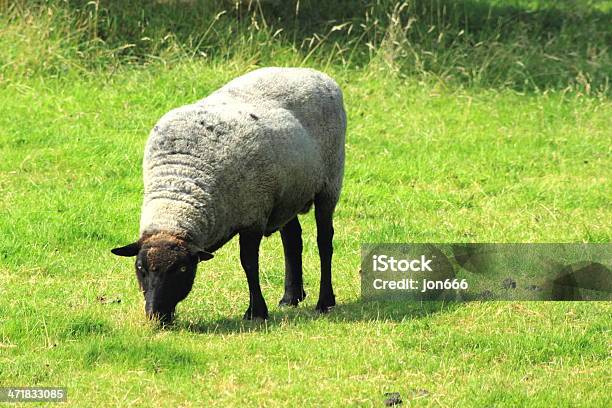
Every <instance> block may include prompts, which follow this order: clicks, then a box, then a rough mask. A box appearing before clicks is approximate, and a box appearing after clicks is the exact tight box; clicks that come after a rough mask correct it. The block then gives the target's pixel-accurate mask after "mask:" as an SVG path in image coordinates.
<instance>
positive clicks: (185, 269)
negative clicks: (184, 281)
mask: <svg viewBox="0 0 612 408" xmlns="http://www.w3.org/2000/svg"><path fill="white" fill-rule="evenodd" d="M179 272H181V273H185V272H187V267H186V266H181V267H180V268H179Z"/></svg>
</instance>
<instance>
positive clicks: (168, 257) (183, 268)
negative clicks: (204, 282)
mask: <svg viewBox="0 0 612 408" xmlns="http://www.w3.org/2000/svg"><path fill="white" fill-rule="evenodd" d="M197 264H198V258H197V257H196V256H193V255H190V254H189V253H187V252H184V251H181V250H177V249H169V248H163V247H161V248H159V247H151V248H142V249H141V250H140V251H139V253H138V256H137V257H136V277H137V278H138V283H139V284H140V288H141V289H142V292H143V294H144V298H145V311H146V313H147V316H149V317H152V318H155V317H156V318H159V319H160V320H161V321H162V322H165V323H166V322H170V321H171V320H172V318H173V317H174V310H175V308H176V305H177V304H178V302H180V301H181V300H183V299H185V298H186V297H187V295H188V294H189V292H190V291H191V287H192V286H193V280H194V278H195V274H196V268H197Z"/></svg>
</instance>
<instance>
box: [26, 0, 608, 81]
mask: <svg viewBox="0 0 612 408" xmlns="http://www.w3.org/2000/svg"><path fill="white" fill-rule="evenodd" d="M29 3H33V4H37V2H36V1H30V2H29ZM53 3H54V5H55V6H57V7H59V8H62V9H64V10H65V11H66V13H67V15H68V16H69V20H70V21H74V22H75V23H74V24H73V25H77V26H79V27H88V29H87V30H84V31H83V32H80V33H78V34H77V35H81V36H83V38H84V40H85V41H87V40H88V39H90V38H95V39H99V40H101V41H99V43H100V44H104V46H105V47H108V50H111V54H112V55H115V56H119V57H121V59H123V60H125V61H128V62H130V63H132V62H139V61H140V62H144V61H148V60H150V59H151V57H154V58H153V59H159V58H160V56H162V57H163V56H167V55H170V54H169V53H171V50H175V49H181V50H184V51H186V54H187V55H191V56H193V57H198V56H205V57H204V58H209V57H222V58H227V57H232V56H233V55H235V54H237V53H240V52H243V53H244V54H245V55H247V56H248V57H249V58H252V59H253V63H255V64H257V65H271V64H278V63H279V60H278V58H279V57H278V47H285V48H291V49H293V50H296V51H297V52H298V54H299V55H301V56H302V57H303V60H312V59H315V60H316V59H317V58H318V60H319V62H321V61H325V62H326V63H327V64H331V65H334V64H338V65H340V66H344V64H348V65H349V66H353V65H354V66H358V67H361V66H363V65H365V64H368V63H369V62H370V61H371V59H372V58H376V56H377V55H378V53H379V51H380V50H381V49H383V51H384V54H385V55H386V54H393V56H392V57H391V58H392V59H393V63H394V64H395V65H397V67H398V68H399V70H400V72H402V73H404V74H406V75H413V74H419V73H423V72H426V73H430V74H434V75H435V76H437V77H440V78H454V79H456V80H459V81H461V82H467V83H472V82H475V83H478V84H480V85H484V86H487V87H497V86H504V87H506V86H511V87H514V88H517V89H524V90H529V89H540V88H544V89H546V88H560V89H564V88H566V87H567V86H568V85H569V84H576V83H579V84H580V83H582V82H584V81H588V82H589V83H590V85H589V86H590V87H593V89H595V88H596V87H601V86H604V87H607V83H608V82H609V81H608V76H609V70H608V69H607V68H606V65H607V63H608V61H609V57H608V54H607V48H608V46H607V44H609V43H610V30H609V28H608V27H609V26H610V24H612V14H611V13H610V12H609V11H607V9H605V8H601V7H599V8H598V7H596V3H595V2H577V1H570V0H557V1H554V0H541V1H539V2H537V6H532V7H526V4H527V2H516V1H507V2H506V4H504V2H499V1H497V2H492V1H485V0H463V1H454V0H436V1H430V0H415V1H411V2H405V7H404V6H402V7H399V5H400V4H403V3H404V2H398V1H393V0H381V1H377V2H364V1H361V0H339V1H333V2H332V1H330V2H321V1H315V0H306V1H304V0H301V1H299V2H298V1H297V0H291V1H276V0H261V1H232V2H229V1H226V2H220V1H213V0H210V1H154V2H151V1H149V0H131V1H126V2H119V1H111V0H106V1H101V2H99V3H98V2H91V1H88V0H77V1H71V2H58V1H56V2H53ZM26 4H27V3H26ZM392 16H393V17H392ZM254 21H258V23H257V24H254ZM349 27H350V29H349ZM70 31H71V32H72V31H74V30H73V29H72V28H70ZM390 33H394V34H393V35H391V34H390ZM390 35H391V37H390ZM392 37H393V38H392ZM391 38H392V39H393V41H390V39H391ZM385 39H387V40H385ZM391 42H393V43H394V44H395V45H393V46H391V45H390V43H391ZM126 44H129V46H126ZM245 47H246V48H245ZM338 50H344V51H342V52H339V51H338ZM315 51H316V54H313V53H314V52H315ZM345 51H346V52H345ZM317 55H318V56H317ZM311 57H312V58H311ZM164 58H165V57H164ZM198 58H199V57H198ZM347 61H348V62H347ZM281 63H282V61H281ZM583 85H584V84H583Z"/></svg>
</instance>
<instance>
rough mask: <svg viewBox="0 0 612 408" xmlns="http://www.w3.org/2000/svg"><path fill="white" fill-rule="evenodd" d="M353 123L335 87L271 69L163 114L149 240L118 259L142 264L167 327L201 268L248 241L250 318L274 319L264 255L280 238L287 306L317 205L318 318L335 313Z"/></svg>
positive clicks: (311, 76) (154, 312)
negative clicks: (305, 224)
mask: <svg viewBox="0 0 612 408" xmlns="http://www.w3.org/2000/svg"><path fill="white" fill-rule="evenodd" d="M345 130H346V115H345V112H344V107H343V103H342V93H341V91H340V89H339V87H338V85H337V84H336V83H335V82H334V81H333V80H332V79H331V78H329V77H328V76H326V75H325V74H323V73H320V72H317V71H315V70H311V69H302V68H262V69H258V70H256V71H253V72H251V73H248V74H246V75H244V76H241V77H239V78H237V79H234V80H233V81H231V82H229V83H228V84H227V85H225V86H224V87H222V88H221V89H219V90H217V91H216V92H214V93H212V94H211V95H210V96H208V97H207V98H205V99H203V100H201V101H199V102H196V103H194V104H192V105H187V106H183V107H180V108H177V109H174V110H172V111H170V112H169V113H167V114H166V115H164V116H163V117H162V118H161V119H160V121H159V122H158V123H157V125H156V126H155V127H154V128H153V130H152V131H151V134H150V136H149V139H148V141H147V144H146V148H145V154H144V165H143V167H144V184H145V193H144V203H143V207H142V217H141V223H140V239H139V240H138V241H137V242H134V243H132V244H129V245H126V246H124V247H120V248H115V249H113V250H112V252H113V253H114V254H116V255H119V256H137V258H136V275H137V277H138V281H139V284H140V287H141V289H142V291H143V293H144V296H145V303H146V307H145V309H146V312H147V315H149V316H157V317H159V318H160V319H161V320H162V321H170V320H172V318H173V315H174V310H175V307H176V305H177V303H178V302H180V301H181V300H183V299H184V298H185V297H186V296H187V294H188V293H189V291H190V290H191V287H192V285H193V280H194V278H195V272H196V266H197V263H198V262H199V261H203V260H208V259H211V258H212V257H213V255H212V252H214V251H215V250H217V249H218V248H220V247H221V246H223V245H224V244H225V243H226V242H228V241H229V240H230V239H231V238H232V237H233V236H234V235H236V234H238V235H239V242H240V262H241V264H242V267H243V268H244V270H245V272H246V275H247V280H248V286H249V293H250V300H249V307H248V309H247V311H246V313H245V315H244V317H245V318H246V319H252V318H264V319H265V318H267V317H268V308H267V306H266V302H265V300H264V298H263V295H262V293H261V288H260V286H259V264H258V258H259V244H260V242H261V239H262V237H263V236H264V235H265V236H268V235H270V234H272V233H273V232H275V231H277V230H280V233H281V238H282V242H283V249H284V255H285V293H284V296H283V298H282V299H281V301H280V304H281V305H294V306H295V305H297V304H298V303H299V302H300V301H302V300H303V299H304V298H305V296H306V293H305V292H304V288H303V284H302V237H301V233H302V230H301V227H300V223H299V221H298V216H297V215H298V213H306V212H307V211H309V209H310V207H311V206H312V204H313V203H314V207H315V218H316V225H317V244H318V248H319V257H320V260H321V282H320V292H319V300H318V303H317V306H316V309H317V310H318V311H320V312H326V311H328V310H329V309H330V308H331V307H333V306H334V305H335V297H334V292H333V289H332V280H331V260H332V238H333V232H334V229H333V221H332V218H333V213H334V208H335V206H336V203H337V202H338V198H339V195H340V189H341V186H342V176H343V169H344V137H345Z"/></svg>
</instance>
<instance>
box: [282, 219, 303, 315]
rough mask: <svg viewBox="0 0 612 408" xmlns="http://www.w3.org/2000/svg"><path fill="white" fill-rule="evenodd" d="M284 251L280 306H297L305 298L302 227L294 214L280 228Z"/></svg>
mask: <svg viewBox="0 0 612 408" xmlns="http://www.w3.org/2000/svg"><path fill="white" fill-rule="evenodd" d="M280 233H281V238H282V240H283V251H284V252H285V294H284V295H283V298H282V299H281V300H280V302H279V305H280V306H297V305H298V303H300V302H301V301H302V300H304V299H305V298H306V292H304V284H303V282H302V248H303V244H302V227H301V226H300V221H299V220H298V217H297V216H296V217H295V218H293V219H292V220H291V221H289V222H288V223H287V224H285V226H283V227H282V228H281V230H280Z"/></svg>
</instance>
